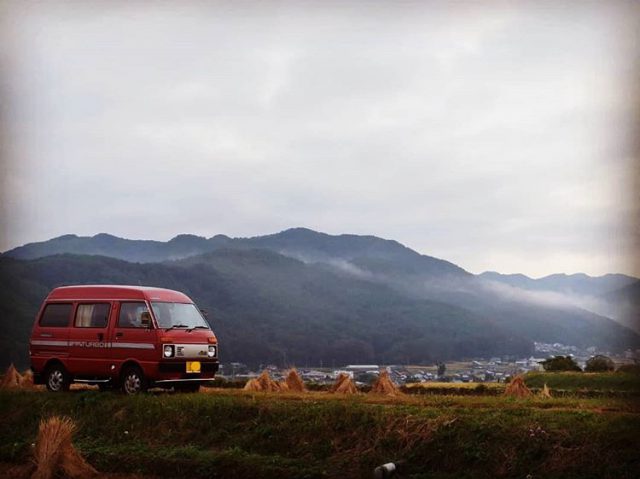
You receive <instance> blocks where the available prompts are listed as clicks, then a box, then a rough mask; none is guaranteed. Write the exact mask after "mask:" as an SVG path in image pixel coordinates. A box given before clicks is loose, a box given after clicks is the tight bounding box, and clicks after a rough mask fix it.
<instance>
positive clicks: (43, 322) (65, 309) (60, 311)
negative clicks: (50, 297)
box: [40, 303, 73, 328]
mask: <svg viewBox="0 0 640 479" xmlns="http://www.w3.org/2000/svg"><path fill="white" fill-rule="evenodd" d="M72 308H73V305H72V304H70V303H51V304H47V305H46V306H45V308H44V311H43V313H42V317H41V318H40V326H45V327H50V328H64V327H67V326H69V317H70V316H71V309H72Z"/></svg>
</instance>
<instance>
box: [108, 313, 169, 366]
mask: <svg viewBox="0 0 640 479" xmlns="http://www.w3.org/2000/svg"><path fill="white" fill-rule="evenodd" d="M143 313H146V314H143ZM143 316H149V308H148V306H147V303H145V302H144V301H122V302H120V303H119V305H118V314H117V321H116V322H115V323H114V327H113V328H112V329H111V362H112V363H113V364H114V365H115V367H116V371H120V367H121V366H122V364H123V363H124V362H125V361H127V360H133V361H136V362H137V363H138V364H140V365H141V366H142V368H143V370H145V369H146V366H147V364H149V363H157V362H158V361H159V360H160V354H161V353H160V349H159V347H158V346H157V337H158V334H157V331H156V330H155V329H154V328H153V325H152V324H149V323H148V322H147V323H145V322H144V320H143Z"/></svg>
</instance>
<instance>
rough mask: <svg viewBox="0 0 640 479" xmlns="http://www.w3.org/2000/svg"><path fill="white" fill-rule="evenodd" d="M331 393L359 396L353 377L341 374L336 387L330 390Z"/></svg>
mask: <svg viewBox="0 0 640 479" xmlns="http://www.w3.org/2000/svg"><path fill="white" fill-rule="evenodd" d="M329 392H332V393H342V394H357V393H358V389H357V388H356V385H355V384H354V383H353V380H352V379H351V376H349V375H348V374H345V373H340V376H338V379H336V382H335V383H334V385H333V386H331V389H330V390H329Z"/></svg>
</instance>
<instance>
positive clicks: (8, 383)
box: [0, 364, 22, 389]
mask: <svg viewBox="0 0 640 479" xmlns="http://www.w3.org/2000/svg"><path fill="white" fill-rule="evenodd" d="M21 380H22V376H20V373H19V372H18V371H17V370H16V368H15V367H14V366H13V364H11V365H10V366H9V367H8V368H7V371H6V372H5V373H4V376H3V377H2V383H0V388H1V389H15V388H19V387H20V381H21Z"/></svg>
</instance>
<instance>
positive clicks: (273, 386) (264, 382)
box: [244, 369, 283, 392]
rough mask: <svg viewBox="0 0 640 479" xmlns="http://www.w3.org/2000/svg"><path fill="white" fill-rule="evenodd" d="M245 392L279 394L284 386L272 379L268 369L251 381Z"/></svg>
mask: <svg viewBox="0 0 640 479" xmlns="http://www.w3.org/2000/svg"><path fill="white" fill-rule="evenodd" d="M244 390H245V391H264V392H277V391H282V390H283V388H282V385H280V384H278V383H277V382H276V381H274V380H273V379H271V377H270V376H269V371H267V370H266V369H265V370H264V371H262V374H260V376H258V377H257V378H255V379H250V380H249V381H248V382H247V384H245V386H244Z"/></svg>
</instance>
